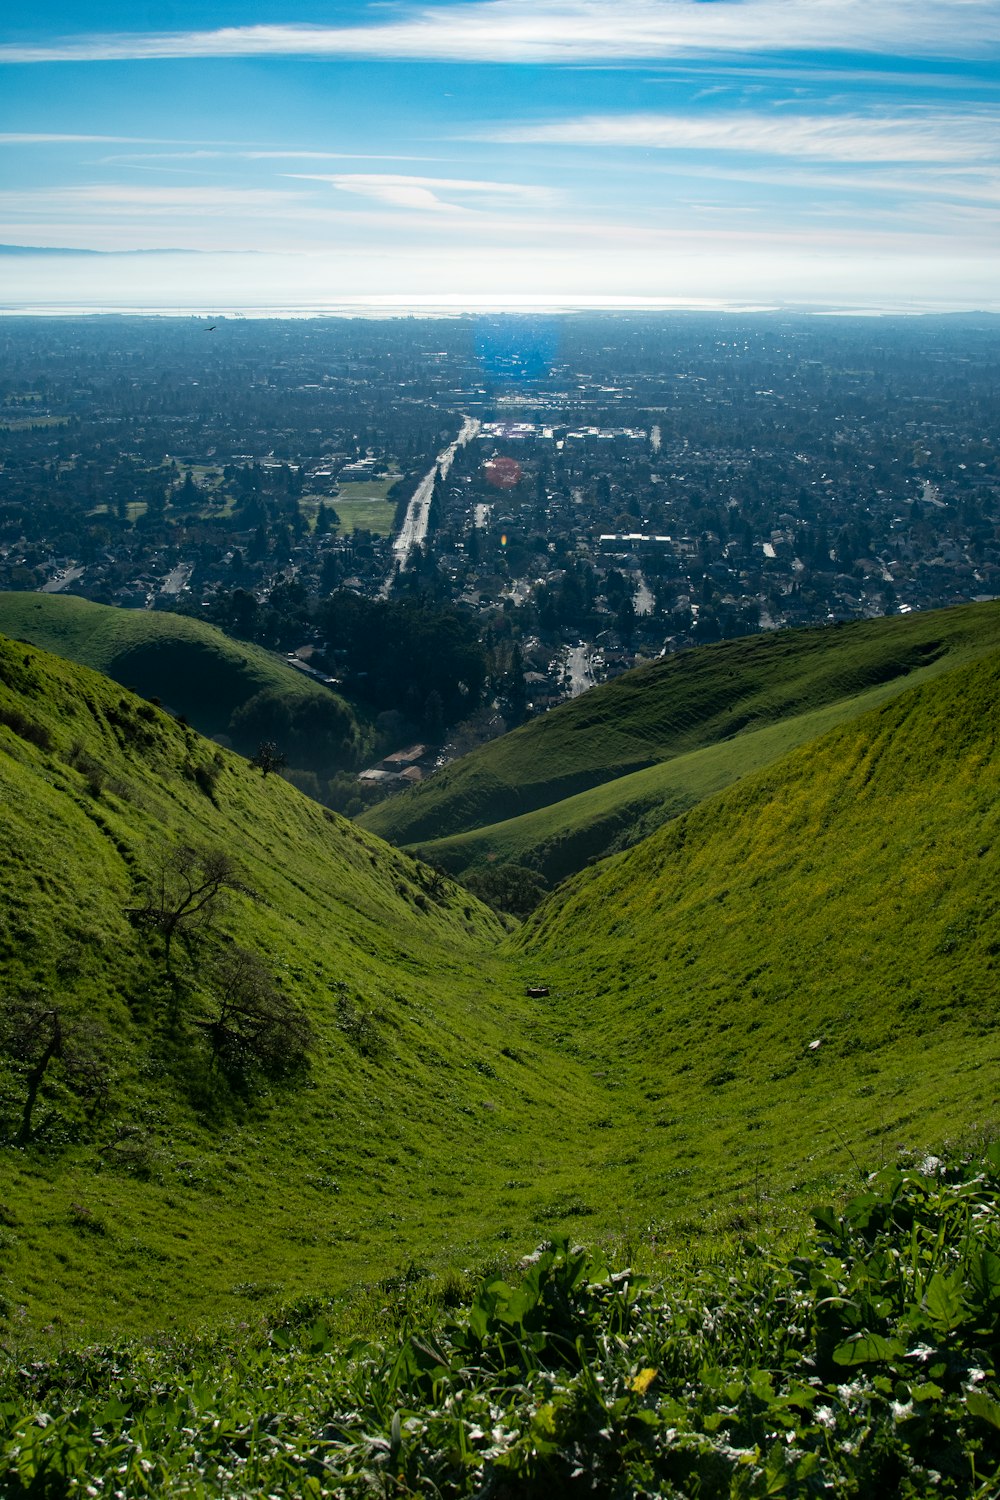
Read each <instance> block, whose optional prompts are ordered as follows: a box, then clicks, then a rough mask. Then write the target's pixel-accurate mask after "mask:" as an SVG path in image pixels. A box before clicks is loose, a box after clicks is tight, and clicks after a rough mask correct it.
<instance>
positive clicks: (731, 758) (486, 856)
mask: <svg viewBox="0 0 1000 1500" xmlns="http://www.w3.org/2000/svg"><path fill="white" fill-rule="evenodd" d="M942 665H943V664H938V663H935V664H934V665H933V666H930V667H923V668H918V669H917V670H916V671H915V672H913V673H911V674H910V675H909V676H908V677H906V678H897V679H896V680H895V681H893V682H890V683H885V684H884V685H883V686H882V687H877V688H869V689H868V691H867V692H864V693H858V694H857V695H856V696H855V697H853V698H846V699H841V700H840V701H839V702H837V703H832V704H830V705H828V706H827V707H826V708H817V709H812V710H810V711H809V712H807V713H802V714H795V715H792V716H791V717H789V718H787V719H782V720H779V722H778V723H777V724H770V725H768V727H767V728H766V729H747V730H745V731H744V732H743V733H742V734H739V735H736V736H734V738H732V739H727V740H721V741H719V743H718V744H714V745H706V746H705V748H704V749H702V750H692V751H690V752H689V753H688V754H687V755H675V756H673V757H672V758H671V759H670V760H667V761H662V762H661V763H659V764H658V765H655V766H648V767H647V768H646V769H645V770H644V771H633V772H632V773H631V774H630V775H626V776H620V777H618V778H616V779H615V780H614V781H608V782H603V783H602V784H601V785H600V786H596V787H592V788H591V789H590V790H589V791H586V792H579V793H578V794H577V795H576V796H575V797H566V798H565V799H564V800H563V801H561V802H555V803H553V804H552V805H551V806H550V807H543V808H539V810H538V811H537V812H533V813H524V814H523V815H522V816H521V817H519V818H510V819H508V821H507V822H505V823H493V824H491V825H490V826H489V827H488V828H475V829H473V830H472V831H471V832H469V833H460V834H456V835H454V837H452V838H449V839H436V840H431V841H430V842H429V843H426V844H423V845H421V846H420V855H421V858H423V859H427V860H430V861H431V862H432V863H433V864H439V865H441V866H443V867H444V868H445V869H447V870H449V871H451V872H452V873H453V874H459V873H461V874H464V873H465V872H466V871H468V870H470V869H482V868H484V867H486V866H487V865H490V864H493V863H495V862H507V861H509V862H512V863H514V864H529V865H530V866H531V867H532V868H534V869H537V870H538V871H539V872H540V873H541V874H542V875H543V876H544V877H545V878H546V880H548V881H549V882H550V883H551V884H552V885H556V884H558V883H559V881H561V880H565V879H566V878H567V877H568V876H570V875H572V874H574V873H575V872H576V871H577V870H581V869H582V868H583V867H584V865H586V864H588V863H590V862H592V861H593V860H595V859H600V858H601V857H602V856H604V855H606V854H607V853H608V852H616V851H617V849H618V847H619V846H620V847H622V848H627V847H629V846H631V845H632V844H635V843H638V842H639V841H640V840H641V839H643V838H648V836H649V835H650V834H651V833H654V832H655V831H656V829H657V828H660V827H662V825H663V824H664V823H668V822H670V820H671V819H673V818H676V817H678V816H679V815H680V814H681V813H683V812H687V811H688V809H689V808H691V807H694V806H695V805H696V804H697V803H698V802H701V801H702V800H703V799H704V798H705V797H710V796H712V795H713V794H714V793H716V792H719V791H722V790H723V789H724V788H725V787H727V786H730V785H732V783H733V782H735V781H738V780H739V779H740V777H741V776H746V775H748V774H749V773H750V772H752V771H757V770H760V769H761V768H762V767H763V766H767V765H770V764H771V763H772V762H773V761H775V760H778V759H780V758H781V756H783V755H787V754H788V752H789V751H790V750H794V749H796V748H797V747H798V746H799V745H803V744H806V743H807V742H808V741H809V740H812V739H816V738H817V736H819V735H821V734H823V733H824V732H825V731H827V730H828V729H831V728H833V727H834V726H835V725H837V724H841V723H844V722H845V721H848V720H850V719H853V718H856V717H857V716H858V715H859V714H861V713H864V712H865V711H866V710H867V709H869V708H873V707H875V706H877V705H878V704H881V703H884V702H887V701H888V700H889V699H890V698H894V697H895V696H896V694H897V693H899V692H901V691H902V690H903V688H904V687H910V686H913V685H915V683H917V682H920V681H924V680H926V679H927V678H929V677H931V676H933V675H936V673H937V672H938V671H940V670H942Z"/></svg>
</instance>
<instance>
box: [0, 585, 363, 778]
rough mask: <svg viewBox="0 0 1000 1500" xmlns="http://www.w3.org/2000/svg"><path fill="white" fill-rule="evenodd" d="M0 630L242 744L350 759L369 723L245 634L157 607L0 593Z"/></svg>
mask: <svg viewBox="0 0 1000 1500" xmlns="http://www.w3.org/2000/svg"><path fill="white" fill-rule="evenodd" d="M0 632H2V633H3V634H5V635H8V636H11V637H14V638H17V639H20V640H25V641H30V642H31V643H32V644H33V645H35V646H40V647H41V648H42V650H44V651H52V652H54V653H55V654H56V655H57V656H64V657H67V658H68V659H69V660H70V661H75V662H79V663H80V664H81V665H82V666H85V667H91V668H92V669H93V670H94V671H95V672H101V673H103V674H104V675H105V676H107V677H112V678H114V680H115V681H116V682H119V683H121V684H122V685H123V686H124V687H127V688H129V689H130V690H132V691H134V692H137V693H141V694H142V695H143V697H146V698H157V699H159V700H161V701H162V702H163V703H164V704H166V705H167V707H169V708H170V709H172V710H173V712H174V713H176V714H181V715H183V716H184V718H186V719H187V720H188V721H189V722H190V723H191V724H193V725H194V727H195V728H196V729H197V730H198V731H199V733H201V734H205V735H210V736H211V735H221V736H225V737H226V738H227V739H228V740H229V741H230V742H231V743H232V744H233V746H234V748H235V749H237V750H239V751H240V752H241V753H242V754H245V755H252V754H254V753H255V751H256V750H257V746H258V744H259V743H260V742H261V741H262V740H267V739H274V740H277V741H279V743H280V745H281V748H282V749H283V750H284V752H285V754H286V755H287V756H288V760H289V764H290V765H292V766H294V767H298V768H301V769H305V770H311V771H317V772H321V771H324V770H325V771H326V772H327V774H332V772H333V771H335V770H337V769H338V768H340V767H343V766H353V765H355V764H356V763H357V761H358V759H359V756H360V755H361V754H362V751H363V749H364V748H365V746H366V744H367V741H368V738H369V737H370V732H369V730H368V728H367V727H366V726H365V725H363V724H362V723H360V722H359V720H358V718H357V716H356V714H355V711H354V709H353V708H352V707H351V706H350V705H349V704H348V703H347V702H346V701H345V700H344V699H343V698H341V697H339V696H338V695H337V694H335V693H333V692H331V691H330V690H329V688H327V687H325V686H323V685H322V684H321V683H319V682H316V681H314V680H313V679H312V678H310V677H308V676H307V675H306V674H304V673H302V672H299V671H297V670H295V669H294V668H293V667H290V666H288V664H287V663H286V662H284V661H282V660H281V658H280V657H278V656H275V655H274V654H273V653H272V652H270V651H265V650H263V649H262V648H261V647H260V646H256V645H254V644H253V643H252V642H250V641H234V640H231V639H230V638H229V636H227V635H225V634H224V633H223V632H222V631H221V630H217V629H216V628H215V626H214V625H207V624H205V623H204V622H203V621H201V620H192V619H190V618H189V617H188V616H186V615H174V614H170V613H168V612H165V611H162V610H142V609H114V608H112V607H110V606H109V605H105V604H94V603H92V602H91V601H90V600H89V599H76V598H73V597H71V596H69V595H59V594H28V593H0Z"/></svg>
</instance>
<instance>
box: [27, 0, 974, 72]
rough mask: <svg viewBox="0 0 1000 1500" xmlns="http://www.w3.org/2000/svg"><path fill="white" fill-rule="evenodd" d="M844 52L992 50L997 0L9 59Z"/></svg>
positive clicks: (531, 16) (444, 26)
mask: <svg viewBox="0 0 1000 1500" xmlns="http://www.w3.org/2000/svg"><path fill="white" fill-rule="evenodd" d="M830 49H833V50H836V51H839V52H848V53H881V54H892V55H896V56H905V57H954V58H962V57H984V56H995V55H996V53H997V51H998V49H1000V7H998V5H997V3H996V0H712V3H711V4H706V3H702V0H620V3H617V4H613V3H609V0H480V3H474V4H473V3H468V0H465V3H459V4H452V5H444V4H439V5H433V6H419V7H411V8H410V10H409V13H408V14H406V15H404V17H403V18H401V19H398V20H392V21H382V22H380V23H377V24H374V25H371V24H369V25H360V26H304V25H290V24H289V25H286V24H280V25H269V26H230V27H221V28H219V29H217V30H214V31H184V32H154V33H144V32H127V33H122V32H116V33H112V34H105V35H98V36H73V37H67V38H63V39H59V40H56V41H48V40H47V41H41V42H38V43H37V44H32V43H24V42H17V43H7V44H5V45H4V46H2V47H0V62H7V63H38V62H88V61H113V60H119V59H128V60H137V59H142V58H186V57H254V56H279V55H284V56H311V57H323V56H330V57H351V56H353V57H392V58H433V59H438V60H445V61H453V62H462V63H468V62H549V63H577V62H606V61H614V60H620V59H635V60H638V59H649V60H656V59H664V58H672V57H682V56H692V55H693V56H702V55H712V54H716V53H754V54H759V53H761V52H763V51H768V52H773V51H780V52H790V53H801V52H809V51H827V50H830Z"/></svg>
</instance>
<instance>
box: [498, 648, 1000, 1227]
mask: <svg viewBox="0 0 1000 1500" xmlns="http://www.w3.org/2000/svg"><path fill="white" fill-rule="evenodd" d="M998 705H1000V655H998V654H997V653H993V654H992V655H991V656H990V657H988V658H987V659H985V660H983V661H981V662H978V663H974V664H971V665H968V666H965V667H960V668H956V669H955V670H954V671H952V672H949V673H947V674H946V675H944V676H941V677H938V678H936V679H935V680H933V681H931V682H929V683H926V684H924V685H922V686H920V687H917V688H914V689H912V690H911V691H908V692H906V693H905V694H902V695H901V696H900V697H898V698H896V699H895V700H894V701H892V702H891V703H888V704H886V705H885V706H883V707H882V708H880V709H878V710H876V711H875V712H873V713H870V714H867V715H865V716H864V717H862V718H860V719H858V720H856V721H854V722H852V723H850V724H848V725H845V726H843V727H842V728H840V729H837V730H834V731H833V732H831V733H830V734H828V735H826V736H824V737H823V738H821V739H819V740H817V741H815V742H813V743H811V744H810V745H808V746H806V747H804V748H802V749H800V750H798V751H796V752H794V753H793V754H792V755H790V756H788V757H787V758H785V759H784V760H782V761H780V762H778V763H776V764H775V765H773V766H771V767H769V768H768V769H766V770H764V771H762V772H758V773H756V774H754V775H751V776H748V777H746V778H745V779H744V780H743V781H741V782H740V783H739V784H738V785H737V786H735V787H733V788H731V789H729V790H728V791H726V792H723V793H722V794H720V795H718V796H715V797H712V798H709V799H708V800H706V801H705V802H703V803H702V804H700V805H699V806H698V807H696V808H695V809H693V810H692V811H690V812H688V813H686V814H685V815H683V816H682V817H680V818H678V819H677V820H676V821H675V822H673V823H671V824H670V825H668V826H667V827H665V828H663V829H661V830H660V831H659V832H657V833H655V834H654V835H653V836H652V837H650V838H649V839H647V840H646V841H645V842H643V843H642V844H640V845H639V846H637V847H636V848H634V849H632V850H629V851H628V852H627V853H625V854H622V855H618V856H616V857H614V858H613V859H610V860H608V861H605V862H604V863H603V864H602V865H600V866H597V867H595V868H593V869H592V870H589V871H586V872H583V873H581V874H579V875H577V876H576V877H574V878H573V879H572V880H571V881H569V882H567V883H566V884H565V885H564V886H563V887H562V888H561V889H560V890H559V891H558V892H556V893H555V894H554V895H553V896H551V897H550V898H549V899H548V901H547V902H546V903H545V904H544V905H543V906H542V907H541V908H540V909H539V911H538V912H537V913H536V914H535V916H534V917H533V918H532V919H531V920H530V921H529V923H528V924H527V925H526V926H525V927H524V928H523V929H522V930H521V932H520V933H519V934H518V935H517V938H516V939H515V940H514V941H515V944H516V946H517V947H519V948H520V950H521V952H522V954H523V958H524V961H525V963H526V965H527V966H528V967H529V968H530V971H531V972H532V973H533V974H534V975H535V976H536V977H537V979H538V981H539V982H543V983H546V984H548V985H549V986H550V987H551V989H552V1000H551V1004H552V1006H553V1012H554V1015H558V1016H560V1017H562V1019H563V1022H564V1024H565V1025H566V1026H567V1028H570V1027H571V1028H572V1031H573V1035H574V1037H575V1040H576V1043H577V1046H578V1048H579V1049H580V1052H581V1055H582V1054H584V1053H589V1055H590V1057H591V1059H592V1069H593V1071H594V1077H595V1080H599V1081H600V1083H601V1086H602V1087H603V1089H604V1092H605V1099H606V1122H607V1129H608V1134H609V1140H611V1139H614V1140H616V1141H617V1142H618V1143H619V1146H618V1149H619V1152H621V1143H622V1142H623V1141H626V1140H627V1141H628V1142H629V1143H630V1144H629V1149H628V1151H627V1152H626V1153H624V1154H621V1155H620V1156H619V1164H618V1167H617V1169H616V1171H615V1172H613V1173H612V1172H609V1173H608V1174H607V1176H606V1177H604V1178H603V1179H602V1180H601V1181H600V1182H599V1183H595V1187H594V1194H595V1197H596V1198H599V1199H601V1201H604V1202H608V1201H609V1200H614V1199H615V1198H616V1196H617V1198H618V1201H619V1203H620V1205H621V1210H622V1212H623V1213H624V1212H625V1211H626V1206H627V1205H628V1204H629V1203H631V1204H633V1205H642V1208H641V1212H642V1214H643V1215H644V1216H647V1218H648V1216H650V1215H652V1217H653V1218H654V1219H655V1218H656V1217H657V1216H658V1215H659V1214H662V1215H663V1216H665V1217H669V1215H670V1214H671V1212H674V1211H676V1209H677V1207H678V1204H679V1203H681V1202H683V1201H684V1200H687V1201H686V1208H685V1212H686V1213H688V1214H693V1216H694V1217H693V1219H692V1222H697V1217H698V1214H697V1212H695V1211H696V1210H698V1211H699V1212H701V1213H704V1214H706V1215H708V1216H710V1217H711V1215H712V1214H713V1211H714V1210H716V1209H717V1208H719V1207H720V1206H723V1205H725V1206H727V1213H728V1212H729V1210H730V1209H731V1206H732V1202H733V1195H734V1194H738V1193H742V1194H743V1195H744V1199H745V1206H744V1209H743V1210H742V1216H743V1218H744V1219H745V1217H746V1214H747V1212H748V1211H750V1209H752V1207H753V1206H754V1205H756V1207H757V1208H758V1209H761V1208H762V1205H765V1204H766V1201H767V1199H768V1197H769V1195H771V1194H772V1193H775V1192H776V1191H777V1190H778V1189H785V1188H788V1187H789V1186H791V1187H793V1188H797V1189H799V1190H802V1191H804V1192H809V1193H812V1192H813V1191H817V1190H819V1183H820V1181H821V1180H822V1179H823V1178H824V1176H825V1174H826V1173H827V1172H828V1171H829V1169H830V1167H831V1165H832V1164H834V1163H836V1162H840V1163H845V1162H846V1161H847V1160H848V1157H849V1155H850V1154H851V1153H853V1155H854V1156H855V1157H856V1158H857V1160H858V1161H860V1162H862V1163H864V1164H865V1165H866V1166H870V1165H871V1164H872V1162H873V1158H874V1159H875V1160H876V1161H877V1160H879V1159H881V1158H888V1159H893V1158H894V1156H895V1154H896V1153H897V1151H899V1150H900V1149H902V1150H905V1151H913V1150H921V1149H924V1148H926V1147H928V1146H932V1145H935V1144H937V1145H940V1144H941V1143H942V1142H943V1141H945V1140H946V1139H947V1138H949V1137H954V1136H959V1137H961V1136H965V1135H966V1134H968V1133H969V1132H976V1131H981V1132H985V1133H987V1134H989V1133H995V1132H996V1130H997V1127H998V1118H1000V1117H998V1103H1000V1071H998V1064H1000V983H998V980H1000V750H998V732H1000V709H998ZM747 1205H749V1206H750V1209H748V1207H747Z"/></svg>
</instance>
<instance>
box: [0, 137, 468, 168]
mask: <svg viewBox="0 0 1000 1500" xmlns="http://www.w3.org/2000/svg"><path fill="white" fill-rule="evenodd" d="M71 139H73V140H95V139H99V137H95V136H73V137H71ZM108 139H109V140H110V139H112V137H108ZM2 140H3V136H0V141H2ZM440 159H441V158H440V157H437V156H401V155H399V154H397V153H396V152H392V153H386V154H379V153H376V152H372V151H294V150H285V151H253V150H238V151H237V150H233V151H206V150H198V151H145V152H141V153H140V152H136V151H129V152H116V153H115V155H114V156H107V157H105V158H104V160H105V161H109V162H110V161H420V162H427V161H440Z"/></svg>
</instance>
